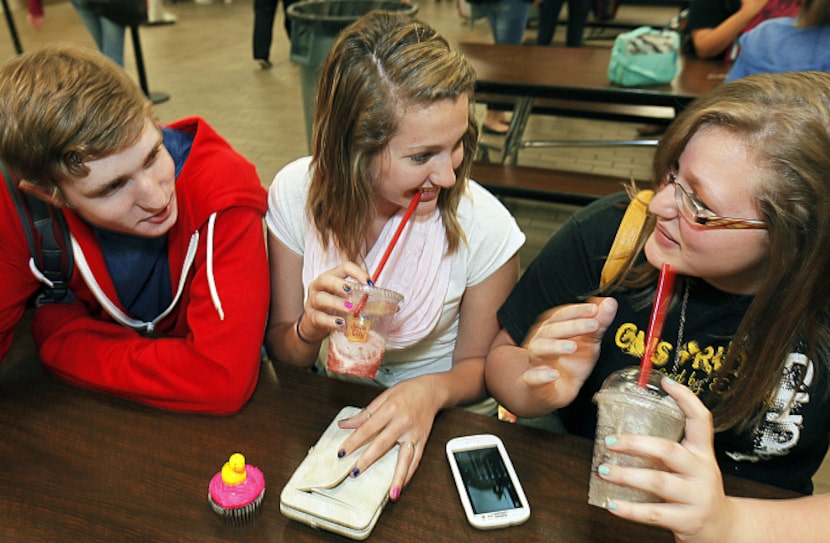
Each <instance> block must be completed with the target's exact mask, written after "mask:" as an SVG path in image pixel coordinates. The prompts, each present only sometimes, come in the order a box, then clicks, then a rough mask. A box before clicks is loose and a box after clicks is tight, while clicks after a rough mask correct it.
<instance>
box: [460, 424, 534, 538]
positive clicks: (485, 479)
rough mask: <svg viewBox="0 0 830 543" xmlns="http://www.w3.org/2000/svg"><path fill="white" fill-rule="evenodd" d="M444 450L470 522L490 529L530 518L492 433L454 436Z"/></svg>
mask: <svg viewBox="0 0 830 543" xmlns="http://www.w3.org/2000/svg"><path fill="white" fill-rule="evenodd" d="M446 450H447V459H448V460H449V462H450V469H451V470H452V476H453V478H454V479H455V486H456V487H457V488H458V496H459V497H460V498H461V505H462V506H463V507H464V513H465V514H466V515H467V520H468V521H469V522H470V524H472V525H473V526H475V527H476V528H479V529H481V530H489V529H493V528H504V527H506V526H512V525H516V524H521V523H522V522H524V521H526V520H527V519H528V518H530V506H529V505H528V503H527V498H526V497H525V493H524V490H523V489H522V485H521V484H520V483H519V478H518V477H517V476H516V470H514V469H513V463H512V462H510V457H509V456H507V450H506V449H505V448H504V443H502V441H501V439H499V438H498V437H497V436H494V435H492V434H480V435H473V436H463V437H456V438H453V439H451V440H449V441H448V442H447V447H446Z"/></svg>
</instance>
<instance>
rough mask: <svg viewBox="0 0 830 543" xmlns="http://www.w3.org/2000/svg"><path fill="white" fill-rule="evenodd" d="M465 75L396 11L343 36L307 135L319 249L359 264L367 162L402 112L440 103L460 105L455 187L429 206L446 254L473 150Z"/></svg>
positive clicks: (368, 210)
mask: <svg viewBox="0 0 830 543" xmlns="http://www.w3.org/2000/svg"><path fill="white" fill-rule="evenodd" d="M475 79H476V78H475V72H474V70H473V68H472V66H471V65H470V64H469V62H468V61H467V60H466V59H465V58H464V57H463V56H462V55H461V54H460V53H458V52H457V51H455V50H454V49H452V48H451V47H450V46H449V44H448V43H447V41H446V40H445V39H444V38H443V37H441V36H440V35H439V34H438V33H437V32H436V31H435V30H433V29H432V28H430V27H429V26H427V25H426V24H424V23H422V22H420V21H417V20H414V19H413V18H411V17H410V16H407V15H405V14H399V13H394V12H384V11H373V12H370V13H368V14H366V15H364V16H363V17H361V18H360V19H358V20H357V21H355V22H354V23H352V24H351V25H350V26H349V27H348V28H346V29H345V30H343V32H342V33H341V34H340V35H339V37H338V38H337V40H336V41H335V43H334V45H333V46H332V48H331V50H330V52H329V54H328V57H327V58H326V61H325V63H324V64H323V67H322V71H321V74H320V82H319V86H318V89H317V104H316V109H315V115H314V128H313V132H312V161H313V162H312V166H313V174H312V180H311V187H310V189H309V198H308V204H307V206H308V213H309V216H310V217H311V218H312V220H313V221H314V224H315V226H316V228H317V230H318V232H319V233H320V236H321V241H322V243H323V244H324V246H326V245H327V244H328V243H330V242H333V243H334V245H335V247H336V248H337V249H338V250H339V251H340V253H341V254H343V255H344V256H345V257H346V258H348V259H350V260H353V261H356V262H360V261H361V260H362V258H363V254H362V250H363V246H364V242H365V239H366V234H367V232H368V231H369V226H370V224H371V221H372V218H373V217H374V216H375V212H376V211H375V204H374V198H373V194H374V187H373V181H374V180H373V179H372V178H371V175H370V172H371V169H370V164H371V162H372V159H373V157H375V156H376V155H377V154H378V153H380V152H382V151H383V150H384V149H385V147H386V145H387V144H388V143H389V140H391V139H392V137H393V136H394V135H395V134H396V133H397V132H398V130H399V129H400V125H401V115H402V112H403V111H404V110H405V109H407V108H408V107H412V106H426V105H430V104H432V103H434V102H436V101H439V100H444V99H453V100H456V99H458V98H459V97H461V96H465V95H466V96H467V97H468V99H469V100H470V113H469V115H468V117H469V122H468V129H467V132H466V134H465V135H464V136H463V138H462V144H463V146H464V158H463V161H462V163H461V166H460V167H459V168H458V169H457V170H456V172H455V173H456V178H457V182H456V184H455V185H454V186H453V187H452V188H451V189H449V190H442V191H441V193H440V196H439V199H438V208H439V210H440V213H441V217H442V219H443V222H444V227H445V229H446V232H447V239H448V247H449V250H450V252H453V251H455V250H456V249H457V248H458V246H459V243H460V242H461V240H462V239H463V232H462V231H461V226H460V225H459V223H458V219H457V217H456V211H457V208H458V203H459V201H460V199H461V195H462V194H463V193H464V191H465V190H466V187H467V178H468V177H469V172H470V167H471V165H472V160H473V158H474V156H475V152H476V142H477V140H478V125H477V124H476V121H475V118H474V116H473V113H474V112H473V100H472V97H473V92H474V87H475Z"/></svg>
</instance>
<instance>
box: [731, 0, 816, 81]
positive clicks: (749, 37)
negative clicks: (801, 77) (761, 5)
mask: <svg viewBox="0 0 830 543" xmlns="http://www.w3.org/2000/svg"><path fill="white" fill-rule="evenodd" d="M828 52H830V0H806V1H805V3H804V5H803V6H802V7H801V11H800V12H799V15H798V17H797V18H795V17H779V18H776V19H770V20H768V21H764V22H763V23H761V24H760V25H758V26H757V27H755V28H753V29H752V30H750V31H749V32H747V33H746V34H744V35H743V36H741V38H740V53H739V54H738V58H737V59H736V60H735V63H734V64H733V65H732V68H731V69H730V70H729V75H728V76H727V77H726V80H727V81H733V80H735V79H738V78H741V77H745V76H747V75H750V74H754V73H764V72H767V73H777V72H799V71H807V70H818V71H822V72H827V71H830V54H828Z"/></svg>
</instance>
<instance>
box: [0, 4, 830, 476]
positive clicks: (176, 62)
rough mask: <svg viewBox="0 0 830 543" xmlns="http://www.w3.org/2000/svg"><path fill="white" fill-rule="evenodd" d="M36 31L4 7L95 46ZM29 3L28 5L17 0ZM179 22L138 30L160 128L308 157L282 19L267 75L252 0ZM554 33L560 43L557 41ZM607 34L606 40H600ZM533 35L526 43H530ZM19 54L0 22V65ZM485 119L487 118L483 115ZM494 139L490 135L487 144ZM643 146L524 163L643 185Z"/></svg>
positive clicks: (651, 16) (67, 14)
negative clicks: (210, 131)
mask: <svg viewBox="0 0 830 543" xmlns="http://www.w3.org/2000/svg"><path fill="white" fill-rule="evenodd" d="M47 2H48V3H47V6H46V20H45V23H44V26H43V28H42V30H41V31H40V32H35V31H34V30H33V29H31V28H30V27H29V26H28V25H27V24H26V22H25V12H24V11H23V10H22V9H20V7H19V6H18V5H16V0H10V3H11V5H12V12H13V15H14V18H15V20H16V22H17V29H18V33H19V36H20V41H21V42H22V45H23V48H24V50H28V49H33V48H36V47H39V46H41V45H43V44H45V43H47V42H51V41H71V42H77V43H82V44H86V45H88V46H90V47H94V44H93V42H92V39H91V38H90V36H89V34H88V33H87V32H86V29H85V28H84V27H83V25H82V24H81V22H80V20H79V19H78V17H77V16H76V14H75V13H74V11H73V10H72V7H71V5H70V3H69V2H68V1H67V0H59V1H54V0H52V1H50V0H47ZM23 3H25V2H23ZM417 3H418V5H419V17H421V18H422V19H424V20H426V21H429V22H430V24H432V25H433V26H434V27H436V28H437V29H438V30H439V31H440V32H441V33H442V34H444V35H445V36H446V37H447V38H448V39H449V40H450V41H451V42H459V41H482V42H490V41H492V37H491V34H490V30H489V27H488V25H487V24H486V22H484V21H480V22H477V23H476V24H472V25H471V24H469V22H467V21H465V20H463V19H462V18H461V17H460V16H459V13H458V8H457V6H456V4H455V3H454V2H448V1H446V0H445V1H443V2H436V1H434V0H419V1H418V2H417ZM167 9H168V10H169V11H171V12H173V13H175V14H176V15H178V17H179V20H178V22H177V23H176V24H174V25H169V26H156V27H143V28H142V29H141V42H142V49H143V53H144V59H145V64H146V71H147V77H148V81H149V87H150V89H151V90H153V91H164V92H166V93H168V94H169V95H170V96H171V99H170V100H169V101H167V102H164V103H162V104H159V105H158V106H157V108H156V111H157V114H158V116H159V118H160V120H161V121H163V122H167V121H172V120H175V119H179V118H182V117H186V116H191V115H199V116H202V117H204V118H206V119H207V120H208V121H209V122H210V123H211V124H212V125H213V126H214V127H215V128H216V129H217V130H218V131H219V132H220V133H221V134H223V135H224V136H225V138H227V139H228V141H230V143H231V144H232V145H233V146H234V147H236V148H237V149H238V150H239V151H240V152H241V153H242V154H244V155H245V156H246V157H248V159H249V160H251V161H252V162H253V163H254V164H255V165H256V167H257V170H258V171H259V174H260V177H261V179H262V181H263V183H264V184H265V185H268V184H269V183H270V181H271V179H272V178H273V176H274V174H275V173H276V172H277V171H278V170H279V168H281V167H282V166H283V165H285V164H286V163H287V162H288V161H290V160H293V159H295V158H297V157H300V156H303V155H305V154H307V149H306V143H305V142H306V140H305V127H304V121H303V113H302V111H303V108H302V93H301V91H300V83H299V67H298V66H297V65H294V64H292V63H291V62H290V61H289V59H288V56H289V41H288V39H287V38H286V36H285V34H284V33H283V30H282V21H283V15H282V13H280V14H278V15H277V20H276V22H275V27H274V45H273V47H272V52H271V61H272V62H273V63H274V67H273V69H271V70H261V69H260V68H259V66H258V65H257V64H256V63H255V62H254V61H253V59H252V58H251V30H252V26H253V8H252V0H231V1H229V2H228V3H225V2H224V1H223V0H215V3H213V4H202V3H195V2H181V3H176V4H172V5H169V6H168V8H167ZM674 14H675V12H674V10H673V9H672V8H653V7H637V6H629V5H625V4H624V5H623V6H622V7H621V8H620V11H619V12H618V15H617V20H618V21H626V22H631V21H634V22H637V23H649V24H653V25H661V24H663V23H665V22H667V21H668V20H669V19H670V18H671V17H672V16H673V15H674ZM563 35H564V31H563V29H561V28H560V29H559V31H558V34H557V40H560V39H563ZM606 36H607V34H606ZM533 37H534V33H533V30H529V31H528V33H527V35H526V39H527V40H529V41H532V39H533ZM586 44H588V45H591V46H598V47H603V46H608V45H609V44H610V41H609V40H608V39H589V40H588V41H587V42H586ZM14 54H15V51H14V48H13V46H12V42H11V39H10V37H9V35H8V32H7V30H6V28H5V26H4V25H3V24H2V23H0V61H3V60H5V59H7V58H9V57H10V56H12V55H14ZM125 56H126V69H127V70H128V71H129V72H130V73H132V74H135V62H134V56H133V49H132V45H131V43H130V41H129V39H128V40H127V45H126V48H125ZM479 113H481V114H482V115H483V110H481V109H480V110H479ZM634 128H635V126H634V125H631V124H624V123H606V122H598V121H585V120H575V119H567V118H553V117H533V118H531V121H530V123H529V126H528V130H527V134H528V136H529V137H533V138H536V139H566V138H569V137H570V138H583V139H600V138H608V139H614V138H620V137H622V138H630V137H633V136H634V134H635V131H634ZM488 137H490V136H488ZM650 159H651V150H650V149H649V148H616V149H609V148H558V149H527V150H524V151H522V152H521V154H520V159H519V162H520V163H522V164H529V165H539V166H548V167H555V168H560V169H573V170H579V171H588V172H597V173H601V174H608V175H616V176H619V177H629V176H634V177H636V178H639V179H644V178H647V177H648V175H649V170H650ZM507 204H508V205H509V207H510V208H511V210H512V211H513V213H514V214H515V216H516V218H517V220H518V221H519V224H520V226H521V227H522V229H523V230H524V231H525V233H526V234H527V236H528V243H527V245H526V247H525V248H524V249H523V252H522V260H523V262H524V263H525V264H526V263H527V262H529V261H530V260H531V259H532V258H533V256H534V255H535V253H536V251H538V249H539V247H540V246H541V244H542V243H544V241H545V240H546V239H547V238H548V236H549V235H550V233H551V232H552V231H553V230H555V228H556V227H557V226H558V225H559V224H560V223H561V221H562V220H564V219H565V218H567V217H568V215H569V214H570V213H572V212H573V210H574V209H575V208H574V207H571V206H556V205H549V204H540V203H535V202H529V201H521V200H510V201H508V202H507ZM817 483H818V484H817V490H818V491H830V465H829V464H827V463H825V468H824V469H823V470H822V472H820V474H819V476H818V477H817Z"/></svg>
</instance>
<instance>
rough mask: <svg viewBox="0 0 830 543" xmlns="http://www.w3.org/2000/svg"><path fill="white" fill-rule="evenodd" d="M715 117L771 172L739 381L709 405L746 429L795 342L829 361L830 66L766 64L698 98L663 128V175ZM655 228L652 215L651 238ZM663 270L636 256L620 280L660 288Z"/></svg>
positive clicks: (737, 361) (733, 350)
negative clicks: (789, 69) (769, 70)
mask: <svg viewBox="0 0 830 543" xmlns="http://www.w3.org/2000/svg"><path fill="white" fill-rule="evenodd" d="M707 126H717V127H720V128H723V129H725V130H728V131H730V132H731V133H733V134H735V135H736V136H738V137H740V138H742V139H743V140H744V141H746V142H748V143H749V144H750V145H751V148H752V149H753V150H754V152H755V160H757V161H758V162H759V166H761V167H760V168H759V169H758V171H761V172H764V173H763V178H761V179H758V180H756V183H754V185H755V186H756V187H758V188H757V189H756V193H755V194H754V198H755V205H756V207H757V208H758V210H759V211H760V213H761V216H762V218H763V220H764V221H766V223H767V226H768V234H769V265H768V266H767V268H766V275H765V277H764V278H763V282H762V283H761V286H760V287H759V289H758V291H757V293H756V294H755V296H754V299H753V301H752V303H751V305H750V307H749V309H748V310H747V312H746V314H745V315H744V317H743V319H742V320H741V323H740V325H739V327H738V330H737V332H736V334H735V337H734V340H733V342H732V347H730V349H729V352H728V353H727V356H726V360H725V362H724V364H723V366H722V367H721V368H720V370H719V373H720V374H721V375H726V376H733V377H730V378H731V386H730V387H729V389H728V390H726V391H723V393H722V394H719V395H717V396H716V397H713V398H712V400H713V403H710V406H709V407H710V408H711V409H712V412H713V415H714V419H715V425H716V428H717V429H719V430H722V429H725V428H730V427H736V428H738V429H746V428H750V427H753V426H755V425H757V424H758V422H760V417H761V416H762V415H763V413H764V412H765V411H766V409H765V408H766V407H767V406H769V405H770V404H771V403H772V402H773V401H774V399H775V398H774V396H775V394H776V392H777V389H778V386H779V383H780V380H781V378H782V375H783V372H784V367H785V363H786V359H787V356H788V355H789V354H790V353H791V352H793V350H794V349H796V348H798V347H799V346H800V345H803V346H804V347H805V348H806V354H807V355H808V356H809V357H810V359H811V360H812V361H813V362H814V363H816V364H819V365H825V366H826V365H827V364H828V355H830V281H828V277H830V251H828V248H830V74H828V73H823V72H801V73H783V74H757V75H752V76H749V77H745V78H742V79H739V80H737V81H734V82H731V83H728V84H725V85H723V86H721V87H719V88H717V89H715V90H714V91H712V92H710V93H708V94H706V95H704V96H703V97H701V98H698V99H697V100H696V101H695V102H694V103H693V104H692V105H691V106H690V107H689V108H688V109H687V110H686V111H684V112H683V113H682V114H681V115H680V116H678V118H677V119H676V120H675V121H674V122H673V123H672V125H671V126H670V127H669V129H668V130H667V131H666V134H665V135H664V136H663V138H662V140H661V142H660V145H659V147H658V148H657V151H656V153H655V156H654V162H653V168H652V175H653V179H655V180H662V179H665V178H666V175H667V173H668V172H669V171H670V170H673V169H675V168H676V167H677V164H678V160H679V158H680V155H681V154H682V153H683V150H684V149H685V148H686V145H687V144H688V142H689V140H690V139H691V138H692V136H693V135H694V134H695V133H696V132H697V131H698V130H700V129H701V128H703V127H707ZM653 228H654V220H653V218H652V220H650V221H649V222H648V224H647V226H646V230H645V231H644V232H643V235H642V236H641V242H642V241H643V240H645V238H646V237H648V235H649V234H650V233H651V231H652V230H653ZM641 250H642V243H641V244H640V251H641ZM635 259H636V256H635V257H634V258H632V262H633V261H634V260H635ZM656 276H657V270H655V269H654V268H653V267H652V266H650V265H649V264H643V265H640V266H633V265H632V266H629V271H628V272H627V273H626V275H625V277H624V279H623V280H622V281H621V282H620V285H622V286H624V287H628V288H630V289H637V288H648V287H649V286H652V288H653V284H654V282H655V280H656ZM742 360H745V362H743V363H742ZM742 364H743V365H742Z"/></svg>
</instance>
